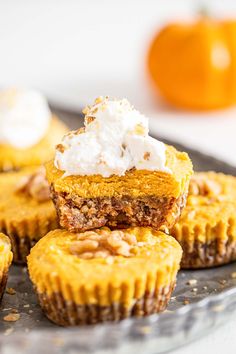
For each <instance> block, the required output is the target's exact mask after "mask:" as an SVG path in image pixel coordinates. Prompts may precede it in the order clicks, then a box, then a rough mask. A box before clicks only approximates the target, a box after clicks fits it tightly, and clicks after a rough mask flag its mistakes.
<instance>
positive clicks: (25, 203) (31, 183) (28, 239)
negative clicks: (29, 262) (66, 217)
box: [0, 167, 58, 263]
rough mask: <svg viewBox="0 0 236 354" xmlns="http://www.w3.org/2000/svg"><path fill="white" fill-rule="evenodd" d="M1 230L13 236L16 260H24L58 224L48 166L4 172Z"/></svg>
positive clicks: (1, 176) (1, 179) (0, 196)
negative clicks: (38, 242) (48, 178)
mask: <svg viewBox="0 0 236 354" xmlns="http://www.w3.org/2000/svg"><path fill="white" fill-rule="evenodd" d="M0 189H1V191H2V192H1V194H0V231H1V232H4V233H5V234H6V235H7V236H9V238H10V239H11V243H12V251H13V254H14V261H15V262H17V263H24V262H25V261H26V256H27V255H28V254H29V251H30V248H31V247H32V246H33V245H34V244H35V242H37V241H38V240H39V239H40V238H41V237H42V236H44V235H46V233H48V232H49V231H50V230H53V229H55V228H57V227H58V223H57V215H56V211H55V208H54V205H53V203H52V201H51V199H50V191H49V185H48V182H47V180H46V178H45V169H44V167H28V168H25V169H22V170H21V171H14V172H8V173H1V174H0Z"/></svg>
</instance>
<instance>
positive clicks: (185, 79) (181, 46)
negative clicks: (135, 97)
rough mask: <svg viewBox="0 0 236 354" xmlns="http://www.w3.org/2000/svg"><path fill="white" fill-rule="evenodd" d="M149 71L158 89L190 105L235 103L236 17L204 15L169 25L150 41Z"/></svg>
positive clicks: (173, 100)
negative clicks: (225, 17)
mask: <svg viewBox="0 0 236 354" xmlns="http://www.w3.org/2000/svg"><path fill="white" fill-rule="evenodd" d="M148 71H149V73H150V76H151V78H152V81H153V83H154V88H155V91H156V92H160V93H161V94H162V95H163V97H164V98H165V99H166V100H167V101H169V102H170V103H171V104H173V105H175V106H177V107H182V108H187V109H196V110H203V109H214V108H221V107H226V106H229V105H232V104H235V103H236V21H216V20H213V19H210V18H202V19H200V20H199V21H197V22H195V23H191V24H190V23H186V24H182V23H176V24H170V25H167V26H166V27H165V28H163V29H162V30H161V32H159V33H158V34H157V35H156V36H155V38H154V40H153V41H152V43H151V46H150V49H149V52H148Z"/></svg>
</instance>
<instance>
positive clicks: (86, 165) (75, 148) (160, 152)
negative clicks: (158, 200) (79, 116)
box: [54, 97, 171, 177]
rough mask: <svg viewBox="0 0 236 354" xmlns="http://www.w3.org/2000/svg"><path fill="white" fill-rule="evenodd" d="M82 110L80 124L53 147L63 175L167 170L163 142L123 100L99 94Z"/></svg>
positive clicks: (57, 163)
mask: <svg viewBox="0 0 236 354" xmlns="http://www.w3.org/2000/svg"><path fill="white" fill-rule="evenodd" d="M83 113H84V114H85V122H84V127H83V128H81V129H79V130H76V131H72V132H70V133H68V134H66V135H65V136H64V137H63V139H62V142H61V143H60V144H59V145H57V147H56V155H55V160H54V164H55V167H56V168H58V169H59V170H62V171H64V172H65V173H64V176H71V175H81V176H85V175H96V174H99V175H102V176H103V177H110V176H111V175H118V176H123V175H124V174H125V172H126V171H128V170H130V169H132V168H136V169H137V170H150V171H155V170H158V171H164V172H167V173H170V172H171V171H170V170H169V169H168V168H167V167H166V166H165V164H166V155H165V144H164V143H162V142H160V141H158V140H156V139H154V138H152V137H151V136H149V135H148V132H149V129H148V119H147V118H146V117H145V116H144V115H142V114H141V113H139V112H138V111H137V110H135V109H134V108H133V107H132V106H131V105H130V103H129V102H128V101H127V100H126V99H122V100H113V99H109V98H108V97H99V98H97V99H96V100H95V102H94V104H93V105H92V106H91V107H90V106H88V107H86V108H85V109H84V111H83Z"/></svg>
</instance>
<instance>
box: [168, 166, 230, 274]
mask: <svg viewBox="0 0 236 354" xmlns="http://www.w3.org/2000/svg"><path fill="white" fill-rule="evenodd" d="M235 196H236V177H233V176H228V175H224V174H222V173H215V172H201V173H195V175H194V176H193V177H192V179H191V182H190V186H189V195H188V198H187V205H186V207H185V209H184V210H183V213H182V215H181V218H180V220H179V222H178V223H177V224H175V225H174V227H173V228H172V229H171V230H170V233H171V235H173V236H174V237H175V238H176V239H177V241H179V243H180V245H181V246H182V248H183V258H182V263H181V264H182V268H204V267H213V266H217V265H221V264H227V263H229V262H231V261H234V260H236V199H235Z"/></svg>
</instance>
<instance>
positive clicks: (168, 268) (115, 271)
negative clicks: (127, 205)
mask: <svg viewBox="0 0 236 354" xmlns="http://www.w3.org/2000/svg"><path fill="white" fill-rule="evenodd" d="M181 255H182V250H181V247H180V245H179V244H178V242H177V241H176V240H175V239H174V238H173V237H170V236H168V235H166V234H164V233H162V232H160V231H154V230H152V229H150V228H129V229H124V230H114V231H111V230H110V229H109V228H107V227H105V228H101V229H99V230H93V231H86V232H84V233H78V234H76V233H70V232H69V231H66V230H54V231H51V232H49V234H47V235H46V236H45V237H43V238H42V239H41V240H40V241H39V242H38V243H37V244H36V245H35V246H34V247H33V248H32V249H31V252H30V255H29V256H28V269H29V275H30V278H31V280H32V283H33V285H34V288H35V290H36V292H37V294H38V298H39V303H40V305H41V307H42V309H43V310H44V312H45V314H46V316H47V317H48V318H49V319H50V320H52V321H53V322H55V323H56V324H59V325H63V326H68V325H80V324H92V323H97V322H103V321H117V320H121V319H124V318H127V317H130V316H145V315H150V314H153V313H156V312H160V311H163V310H164V309H165V308H166V306H167V303H168V300H169V298H170V296H171V293H172V290H173V288H174V286H175V282H176V275H177V271H178V269H179V264H180V260H181Z"/></svg>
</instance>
